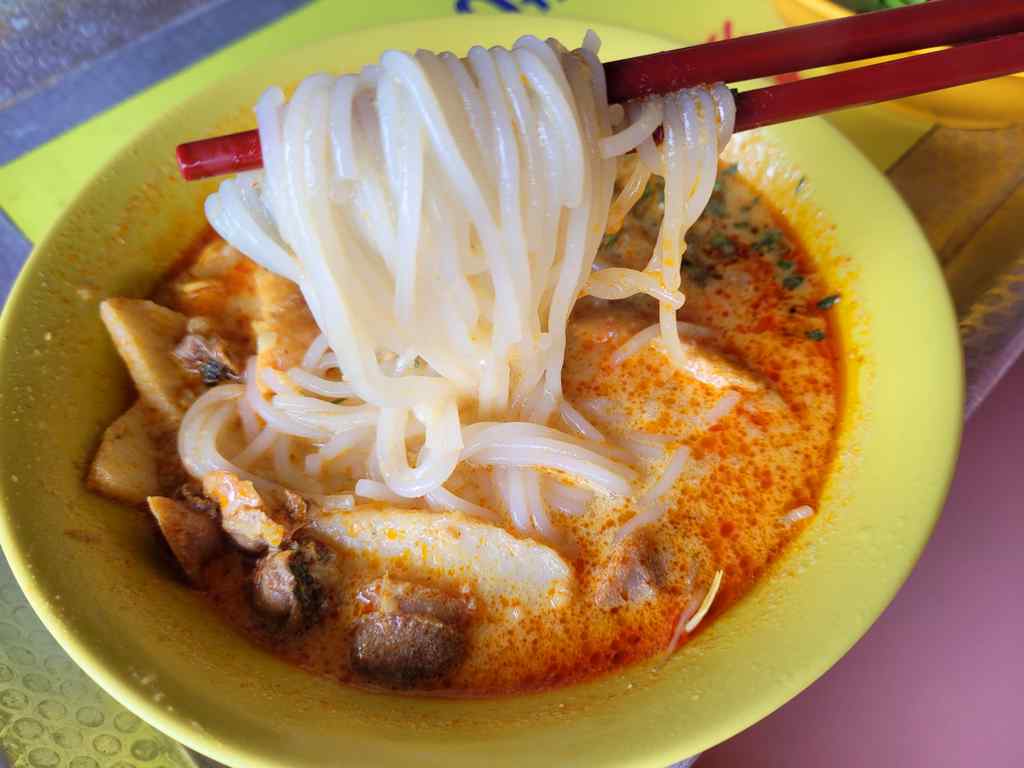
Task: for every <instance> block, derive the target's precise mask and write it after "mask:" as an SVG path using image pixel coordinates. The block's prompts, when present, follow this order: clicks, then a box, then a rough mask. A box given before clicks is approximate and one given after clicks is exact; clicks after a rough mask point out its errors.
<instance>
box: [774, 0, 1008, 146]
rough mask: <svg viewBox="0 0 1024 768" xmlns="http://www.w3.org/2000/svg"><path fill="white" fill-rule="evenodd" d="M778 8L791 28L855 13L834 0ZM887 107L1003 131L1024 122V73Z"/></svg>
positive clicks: (805, 0)
mask: <svg viewBox="0 0 1024 768" xmlns="http://www.w3.org/2000/svg"><path fill="white" fill-rule="evenodd" d="M775 7H776V8H777V9H778V11H779V14H780V15H781V16H782V18H783V20H784V21H785V22H786V23H787V24H791V25H796V24H811V23H813V22H815V21H825V20H827V19H840V18H843V17H844V16H852V15H853V11H851V10H850V9H848V8H844V7H843V6H841V5H839V4H838V3H834V2H832V1H831V0H775ZM894 58H899V57H898V56H888V57H882V58H879V59H873V60H872V61H888V60H890V59H894ZM862 65H863V63H861V64H849V65H843V66H839V67H831V68H826V71H839V70H842V69H849V68H850V67H854V66H862ZM884 106H885V107H886V108H888V109H892V110H894V111H897V112H900V113H903V114H905V115H907V116H910V117H916V118H918V119H920V120H926V121H928V122H930V123H936V122H937V123H941V124H942V125H949V126H953V127H955V128H1001V127H1004V126H1007V125H1012V124H1014V123H1020V122H1024V73H1018V74H1015V75H1008V76H1006V77H999V78H996V79H994V80H985V81H982V82H980V83H972V84H971V85H961V86H959V87H957V88H947V89H945V90H942V91H933V92H932V93H923V94H921V95H920V96H911V97H908V98H906V99H899V100H897V101H889V102H885V104H884Z"/></svg>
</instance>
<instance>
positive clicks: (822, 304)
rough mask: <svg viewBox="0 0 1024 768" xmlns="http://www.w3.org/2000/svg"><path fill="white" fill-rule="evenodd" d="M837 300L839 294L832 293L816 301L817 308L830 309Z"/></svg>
mask: <svg viewBox="0 0 1024 768" xmlns="http://www.w3.org/2000/svg"><path fill="white" fill-rule="evenodd" d="M838 301H839V294H838V293H833V294H832V295H831V296H826V297H825V298H824V299H821V300H820V301H818V309H832V307H834V306H835V305H836V303H837V302H838Z"/></svg>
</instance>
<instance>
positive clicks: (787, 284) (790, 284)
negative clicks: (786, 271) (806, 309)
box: [782, 275, 804, 291]
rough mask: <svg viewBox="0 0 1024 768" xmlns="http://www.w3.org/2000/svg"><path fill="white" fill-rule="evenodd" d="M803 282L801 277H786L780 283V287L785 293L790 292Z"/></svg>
mask: <svg viewBox="0 0 1024 768" xmlns="http://www.w3.org/2000/svg"><path fill="white" fill-rule="evenodd" d="M803 282H804V276H803V275H787V276H786V278H785V279H784V280H783V281H782V287H783V288H785V289H786V290H787V291H792V290H793V289H794V288H799V287H800V286H801V285H802V284H803Z"/></svg>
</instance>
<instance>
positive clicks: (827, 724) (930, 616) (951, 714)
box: [0, 0, 1024, 768]
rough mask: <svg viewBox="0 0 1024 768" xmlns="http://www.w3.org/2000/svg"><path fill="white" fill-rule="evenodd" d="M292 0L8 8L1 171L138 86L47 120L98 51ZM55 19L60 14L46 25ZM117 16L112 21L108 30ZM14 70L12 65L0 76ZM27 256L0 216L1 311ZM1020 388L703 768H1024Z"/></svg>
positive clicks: (33, 3) (37, 1)
mask: <svg viewBox="0 0 1024 768" xmlns="http://www.w3.org/2000/svg"><path fill="white" fill-rule="evenodd" d="M301 3H302V0H266V1H264V2H259V3H249V2H248V0H247V1H246V2H245V3H244V7H245V9H246V11H247V14H246V15H245V18H244V20H238V19H239V14H238V13H237V11H238V10H239V9H240V8H241V7H242V5H243V3H241V2H239V0H164V1H163V2H160V3H156V2H149V1H148V0H147V1H146V2H143V3H141V4H139V3H135V2H134V0H63V2H52V1H48V0H4V2H3V3H0V20H2V21H4V22H6V23H5V24H3V25H0V137H2V138H3V140H4V141H3V142H2V143H3V145H4V146H3V148H2V149H0V162H5V161H7V160H10V159H12V158H13V157H15V156H17V155H18V154H20V153H21V152H23V151H25V150H27V149H30V148H31V147H33V146H35V145H37V144H39V143H40V142H42V141H44V140H46V139H48V138H50V137H52V136H54V135H56V134H57V133H59V132H60V131H61V130H63V129H65V128H67V127H69V126H71V125H74V124H75V123H76V122H80V121H81V120H83V119H85V118H87V117H88V116H90V115H91V114H94V113H95V112H97V111H100V110H101V109H103V108H105V107H106V106H110V105H111V104H114V103H116V102H117V101H119V100H120V99H122V98H124V97H125V96H127V95H128V94H129V93H131V92H132V91H133V90H135V89H136V88H137V87H139V84H138V82H137V81H136V80H133V79H131V78H129V79H125V80H118V79H116V78H115V79H113V80H111V81H107V82H99V83H96V82H93V83H91V84H90V85H89V86H88V89H87V90H86V91H83V92H82V93H81V94H80V96H81V98H78V99H75V100H74V103H68V100H67V99H62V100H61V101H63V102H66V103H65V104H63V105H62V107H61V109H59V110H54V109H53V103H54V99H55V96H54V94H57V96H59V95H60V92H61V90H62V89H61V88H60V87H57V88H54V87H53V84H54V79H53V78H54V77H56V76H57V75H58V74H59V73H61V72H63V73H65V74H67V75H68V76H69V78H74V71H73V70H74V69H75V68H77V67H79V65H81V64H82V62H83V61H86V60H88V59H89V58H90V57H93V58H95V57H96V56H98V55H102V54H104V53H105V52H106V51H110V52H111V54H112V55H116V52H115V49H117V48H118V47H119V46H122V45H124V44H126V41H131V40H132V39H133V37H134V38H141V37H143V36H151V35H153V34H164V35H174V34H178V32H176V31H175V28H176V27H175V25H176V24H177V22H179V21H180V20H181V19H182V18H191V19H192V20H193V21H195V18H196V16H197V14H207V20H216V19H221V20H223V19H227V18H231V19H235V20H238V21H236V22H235V25H234V27H233V28H231V30H232V31H231V32H230V33H225V32H223V30H225V29H228V28H229V27H230V25H225V24H223V23H216V24H214V23H211V24H208V25H207V26H208V27H209V28H211V29H217V30H221V31H220V32H218V34H220V35H222V36H223V39H217V40H213V39H211V40H208V41H206V45H207V46H208V49H209V50H213V49H215V48H216V47H219V46H218V43H219V45H223V44H224V43H226V42H227V41H228V40H230V39H231V38H233V37H237V36H240V35H242V34H244V33H245V32H247V31H249V30H251V29H253V28H256V27H257V26H259V25H260V24H262V23H265V22H266V21H269V20H270V19H272V18H274V17H275V16H277V15H279V14H280V13H283V12H286V11H287V10H289V9H291V8H294V7H295V6H297V5H300V4H301ZM250 9H251V10H250ZM58 10H59V13H60V14H62V15H61V16H60V18H54V17H51V16H48V15H47V14H48V13H49V12H50V11H58ZM129 11H130V12H129ZM90 14H91V16H90ZM111 19H118V20H119V21H118V24H115V25H110V24H109V23H108V24H105V22H104V20H106V22H109V21H110V20H111ZM125 19H128V21H127V22H125ZM76 25H77V26H76ZM82 25H86V26H85V29H86V30H87V31H88V39H89V41H91V42H89V45H91V46H92V47H91V48H84V49H78V48H76V49H70V50H61V49H59V48H55V49H54V50H53V51H52V56H51V57H50V58H49V59H46V60H45V61H44V62H43V64H44V65H45V66H39V67H37V68H36V70H34V71H29V68H28V67H27V66H23V63H24V61H25V59H24V56H23V55H22V54H23V53H24V50H27V49H24V46H25V45H26V44H27V43H29V42H31V38H30V37H29V36H30V35H31V34H39V35H41V36H43V37H45V36H46V34H47V31H48V30H50V31H51V32H52V29H51V28H53V27H60V29H64V30H69V31H73V30H76V29H77V30H79V31H81V29H82ZM89 25H91V26H89ZM168 25H169V26H168ZM177 26H180V24H177ZM12 30H13V32H14V33H15V34H13V35H12V34H11V32H12ZM154 30H156V31H155V32H154ZM161 30H163V31H161ZM18 32H22V33H24V34H22V35H21V36H20V37H19V36H18V34H17V33H18ZM172 48H174V47H173V46H172ZM23 49H24V50H23ZM165 50H166V49H165ZM175 50H177V48H175ZM181 50H182V51H184V52H183V53H180V54H178V56H177V58H173V59H164V60H161V61H158V62H157V61H153V62H149V66H150V71H149V72H148V74H147V77H149V78H150V82H152V81H153V80H155V79H156V78H157V77H158V76H160V74H161V72H163V73H165V74H166V73H167V72H172V71H175V70H176V69H179V68H181V67H182V66H184V65H185V64H187V63H189V62H190V60H191V59H190V58H189V56H191V55H192V54H191V53H190V51H191V50H194V49H184V48H183V49H181ZM11 62H13V63H14V65H16V66H6V63H11ZM37 64H38V62H37ZM47 67H48V68H49V69H47ZM140 76H141V75H139V74H138V73H136V75H135V77H140ZM64 93H66V91H64ZM27 249H28V243H27V241H24V240H23V239H21V238H19V236H18V233H17V231H16V229H15V228H14V227H12V226H11V225H10V222H5V221H3V216H2V212H0V256H2V259H0V266H3V267H5V268H3V269H0V301H2V297H3V296H5V295H6V293H7V289H8V287H9V284H10V281H11V279H12V278H13V276H14V271H15V269H16V267H17V265H18V264H20V262H21V260H22V259H23V258H24V256H25V254H26V253H27ZM1021 394H1024V360H1022V361H1020V362H1018V363H1017V364H1016V365H1015V366H1014V367H1013V369H1012V370H1011V371H1010V373H1009V374H1008V375H1007V376H1006V377H1005V378H1004V379H1003V380H1002V381H1001V383H1000V384H999V385H998V386H997V388H996V389H995V390H994V392H993V393H992V394H991V395H990V396H989V398H988V399H987V400H986V401H985V403H984V404H983V405H982V406H981V407H980V409H979V410H978V411H976V412H975V414H974V416H973V418H972V419H971V421H970V422H969V424H968V426H967V429H966V432H965V435H964V444H963V449H962V453H961V458H960V463H959V466H958V469H957V474H956V478H955V480H954V483H953V487H952V490H951V494H950V498H949V501H948V503H947V506H946V510H945V512H944V514H943V517H942V519H941V521H940V523H939V525H938V527H937V528H936V531H935V534H934V536H933V538H932V540H931V542H930V543H929V545H928V547H927V549H926V551H925V553H924V556H923V558H922V560H921V562H920V563H919V564H918V566H917V568H916V569H915V571H914V573H913V575H912V576H911V578H910V580H909V581H908V583H907V584H906V586H905V587H904V588H903V590H902V591H901V592H900V594H899V595H898V597H897V598H896V600H895V601H894V602H893V604H892V605H891V606H890V607H889V608H888V609H887V610H886V612H885V613H884V614H883V616H882V617H881V619H879V621H878V622H877V623H876V624H875V625H874V626H873V627H872V629H871V630H870V631H869V632H868V634H867V635H866V636H865V638H864V639H863V640H862V641H861V642H860V643H859V644H858V645H857V646H855V647H854V649H853V650H852V651H851V652H850V653H849V654H848V655H847V656H846V657H845V658H844V659H843V660H842V661H841V662H840V663H839V664H837V665H836V666H835V667H834V668H833V669H832V670H831V671H830V672H829V673H827V674H826V675H825V676H824V677H823V678H821V679H820V680H819V681H818V682H816V683H815V684H814V685H812V686H811V687H810V688H809V689H808V690H807V691H805V692H804V693H803V694H801V695H800V696H798V697H797V698H796V699H794V700H793V701H792V702H790V703H789V704H788V705H786V706H785V707H783V708H782V709H780V710H779V711H778V712H776V713H775V714H773V715H771V716H770V717H768V718H766V719H765V720H763V721H762V722H760V723H758V724H757V725H755V726H753V727H752V728H750V729H748V730H747V731H745V732H744V733H742V734H740V735H738V736H736V737H735V738H733V739H731V740H730V741H728V742H726V743H725V744H722V745H720V746H719V747H717V748H715V749H713V750H711V751H709V752H708V753H706V754H705V755H704V756H703V757H702V758H701V759H700V761H699V765H700V766H701V768H730V767H733V766H735V767H737V768H738V767H739V766H744V767H747V766H754V767H757V766H780V767H781V766H786V768H804V767H805V766H806V767H807V768H810V766H815V768H817V766H822V765H829V766H835V767H837V768H845V766H864V765H878V766H890V765H892V766H896V765H899V766H906V767H908V768H916V766H929V767H931V766H947V765H948V766H960V765H967V764H977V765H986V766H1016V765H1024V740H1022V739H1021V738H1019V734H1016V733H1014V731H1013V728H1014V726H1015V725H1017V724H1018V723H1019V722H1020V719H1021V717H1020V713H1021V712H1024V661H1022V660H1021V657H1020V653H1019V650H1020V648H1021V647H1022V646H1024V597H1022V592H1021V591H1020V588H1019V585H1020V582H1021V576H1022V575H1024V567H1022V565H1021V563H1022V559H1021V558H1020V556H1019V554H1018V553H1019V552H1020V551H1022V549H1024V526H1022V525H1021V515H1020V512H1021V511H1022V499H1024V473H1021V472H1020V471H1019V469H1020V459H1019V454H1017V453H1016V451H1020V450H1022V449H1024V410H1022V409H1021V408H1020V407H1019V405H1018V404H1017V402H1016V400H1017V398H1019V396H1020V395H1021ZM866 577H869V575H866ZM2 764H3V758H2V755H0V765H2Z"/></svg>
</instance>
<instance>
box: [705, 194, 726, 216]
mask: <svg viewBox="0 0 1024 768" xmlns="http://www.w3.org/2000/svg"><path fill="white" fill-rule="evenodd" d="M704 210H705V211H707V212H708V213H710V214H711V215H712V216H716V217H718V218H719V219H721V218H724V217H725V203H723V202H722V201H721V200H719V199H718V198H717V197H712V198H711V199H710V200H708V207H707V208H705V209H704Z"/></svg>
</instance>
